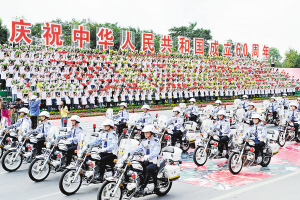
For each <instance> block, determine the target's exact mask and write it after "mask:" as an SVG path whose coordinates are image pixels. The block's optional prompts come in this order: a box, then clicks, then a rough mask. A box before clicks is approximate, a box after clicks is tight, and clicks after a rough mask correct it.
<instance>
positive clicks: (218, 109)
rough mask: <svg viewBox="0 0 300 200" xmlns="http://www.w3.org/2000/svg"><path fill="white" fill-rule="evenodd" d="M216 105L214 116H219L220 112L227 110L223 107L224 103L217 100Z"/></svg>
mask: <svg viewBox="0 0 300 200" xmlns="http://www.w3.org/2000/svg"><path fill="white" fill-rule="evenodd" d="M215 104H216V107H214V111H213V113H214V114H217V113H218V112H219V111H220V110H225V108H224V107H223V106H222V105H221V104H222V101H220V100H217V101H216V102H215Z"/></svg>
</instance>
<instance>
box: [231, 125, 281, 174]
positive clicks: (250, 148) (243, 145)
mask: <svg viewBox="0 0 300 200" xmlns="http://www.w3.org/2000/svg"><path fill="white" fill-rule="evenodd" d="M260 128H262V127H260ZM264 142H265V145H264V147H263V154H262V155H261V158H262V161H261V162H260V165H261V166H262V167H267V166H268V165H269V163H270V162H271V158H272V156H273V155H275V154H276V153H278V150H279V146H278V145H277V144H274V143H272V141H270V139H269V138H268V136H267V137H266V138H265V141H264ZM234 146H235V149H234V150H232V153H231V155H230V156H229V159H228V168H229V171H230V172H231V173H232V174H238V173H240V171H241V170H242V168H243V166H244V167H249V166H251V165H252V164H255V163H254V161H255V138H254V137H250V136H249V135H248V134H246V133H241V134H240V136H239V138H238V140H237V141H236V143H235V144H234Z"/></svg>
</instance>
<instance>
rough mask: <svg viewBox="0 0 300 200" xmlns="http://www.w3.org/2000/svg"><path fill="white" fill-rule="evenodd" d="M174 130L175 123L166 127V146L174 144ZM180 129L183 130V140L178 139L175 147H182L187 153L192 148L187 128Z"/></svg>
mask: <svg viewBox="0 0 300 200" xmlns="http://www.w3.org/2000/svg"><path fill="white" fill-rule="evenodd" d="M173 130H174V125H172V124H170V125H169V126H167V128H166V129H165V132H164V138H163V139H164V140H165V141H164V142H165V144H166V146H169V145H171V144H172V136H173ZM180 130H181V131H182V142H180V141H179V140H176V142H175V147H177V148H180V149H181V150H182V151H183V152H184V153H185V152H187V151H188V150H189V149H190V140H189V138H188V137H187V130H185V129H184V128H183V127H181V128H180Z"/></svg>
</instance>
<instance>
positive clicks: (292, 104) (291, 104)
mask: <svg viewBox="0 0 300 200" xmlns="http://www.w3.org/2000/svg"><path fill="white" fill-rule="evenodd" d="M292 106H295V107H296V108H297V107H298V105H297V103H294V102H292V103H290V107H292Z"/></svg>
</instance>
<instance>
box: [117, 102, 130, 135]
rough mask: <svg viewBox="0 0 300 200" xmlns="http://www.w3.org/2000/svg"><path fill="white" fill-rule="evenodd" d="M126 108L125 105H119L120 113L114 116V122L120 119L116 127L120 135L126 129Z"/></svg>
mask: <svg viewBox="0 0 300 200" xmlns="http://www.w3.org/2000/svg"><path fill="white" fill-rule="evenodd" d="M126 107H127V105H126V103H121V104H120V111H119V113H118V114H117V115H116V120H117V119H119V118H120V119H121V120H120V124H119V126H118V134H120V133H122V131H123V129H124V128H126V121H128V120H129V112H128V111H127V110H126Z"/></svg>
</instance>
